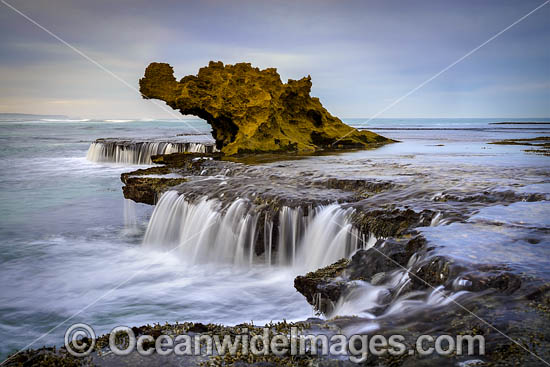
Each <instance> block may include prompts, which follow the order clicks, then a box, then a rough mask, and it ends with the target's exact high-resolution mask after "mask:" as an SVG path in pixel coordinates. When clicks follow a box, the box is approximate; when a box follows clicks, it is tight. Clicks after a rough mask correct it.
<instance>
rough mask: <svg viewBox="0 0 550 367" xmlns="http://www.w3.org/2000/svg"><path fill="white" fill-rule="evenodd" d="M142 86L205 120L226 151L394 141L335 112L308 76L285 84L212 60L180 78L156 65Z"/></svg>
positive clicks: (270, 72) (267, 73)
mask: <svg viewBox="0 0 550 367" xmlns="http://www.w3.org/2000/svg"><path fill="white" fill-rule="evenodd" d="M139 85H140V91H141V93H142V95H143V97H144V98H156V99H161V100H163V101H165V102H166V103H167V104H168V105H169V106H170V107H172V108H174V109H179V110H180V111H181V113H183V114H185V115H195V116H198V117H200V118H202V119H205V120H206V121H207V122H208V123H209V124H210V125H211V126H212V129H213V132H212V135H213V136H214V139H216V145H217V147H218V149H221V150H222V152H223V153H225V154H226V155H233V154H239V153H256V152H281V151H292V152H313V151H316V150H320V149H327V148H328V149H337V148H340V149H342V148H368V147H376V146H379V145H382V144H386V143H389V142H392V140H390V139H387V138H385V137H383V136H380V135H377V134H375V133H373V132H370V131H359V130H357V129H354V128H352V127H350V126H347V125H346V124H344V123H343V122H342V121H340V120H339V119H338V118H336V117H334V116H332V115H331V114H330V113H329V112H328V111H327V110H326V109H325V108H324V107H323V106H322V105H321V102H320V101H319V99H318V98H315V97H311V96H310V95H309V93H310V91H311V78H310V77H309V76H308V77H306V78H302V79H300V80H289V81H288V83H286V84H284V83H283V82H281V78H280V76H279V74H278V73H277V70H276V69H274V68H269V69H265V70H260V69H258V68H254V67H252V66H251V65H250V64H248V63H239V64H235V65H225V66H224V65H223V63H222V62H212V61H211V62H210V64H209V65H208V66H207V67H203V68H201V69H200V70H199V73H198V74H197V75H188V76H186V77H184V78H182V79H181V80H180V81H179V82H178V81H177V80H176V78H175V77H174V71H173V69H172V67H171V66H170V65H168V64H164V63H151V64H150V65H149V66H148V67H147V69H146V70H145V77H144V78H142V79H141V80H140V81H139Z"/></svg>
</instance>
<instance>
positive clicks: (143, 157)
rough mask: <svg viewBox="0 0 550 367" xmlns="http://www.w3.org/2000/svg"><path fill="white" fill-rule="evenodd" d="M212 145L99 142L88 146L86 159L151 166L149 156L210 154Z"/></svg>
mask: <svg viewBox="0 0 550 367" xmlns="http://www.w3.org/2000/svg"><path fill="white" fill-rule="evenodd" d="M215 151H217V149H216V147H215V146H214V145H213V144H203V143H192V142H186V143H168V142H124V141H101V142H94V143H92V144H91V145H90V148H89V149H88V153H87V155H86V158H87V159H88V160H89V161H92V162H113V163H121V164H152V163H153V162H152V161H151V156H153V155H159V154H172V153H183V152H191V153H212V152H215Z"/></svg>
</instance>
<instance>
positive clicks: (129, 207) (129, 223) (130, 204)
mask: <svg viewBox="0 0 550 367" xmlns="http://www.w3.org/2000/svg"><path fill="white" fill-rule="evenodd" d="M124 233H125V234H128V235H133V234H137V233H139V227H138V223H137V217H136V203H135V202H134V201H133V200H130V199H124Z"/></svg>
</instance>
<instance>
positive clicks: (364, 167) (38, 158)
mask: <svg viewBox="0 0 550 367" xmlns="http://www.w3.org/2000/svg"><path fill="white" fill-rule="evenodd" d="M365 121H367V119H353V120H347V121H346V122H348V123H350V124H352V125H354V126H358V127H366V128H369V129H373V130H374V131H376V132H378V133H380V134H382V135H385V136H387V137H390V138H393V139H397V140H400V141H401V143H398V144H391V145H387V146H384V147H382V148H380V149H376V150H368V151H360V152H351V153H345V154H339V155H337V156H320V157H312V158H310V159H305V160H300V161H292V163H291V164H290V163H289V170H300V169H305V168H309V167H321V168H320V169H323V170H327V171H331V172H335V173H339V174H342V175H359V176H360V177H364V178H378V179H385V178H387V179H390V180H392V181H394V182H397V183H400V182H401V183H403V184H407V183H410V182H412V181H411V180H413V179H414V178H417V177H424V181H421V182H425V183H426V184H425V185H426V188H425V190H426V192H427V193H430V195H432V194H433V193H432V191H431V190H432V189H433V190H436V189H439V188H440V187H447V188H453V187H471V188H472V189H473V190H475V189H477V188H480V189H481V188H483V187H486V186H487V185H488V183H490V185H491V187H493V188H512V189H514V190H517V191H518V192H519V191H529V190H534V191H535V192H537V193H541V192H542V193H547V194H550V190H549V183H550V180H549V179H548V172H549V167H550V165H549V162H550V161H549V159H550V158H548V157H544V156H539V155H534V154H528V153H525V152H523V149H526V148H525V147H522V146H507V145H488V144H487V143H488V142H489V141H493V140H499V139H508V138H529V137H535V136H548V135H550V131H549V127H550V125H491V124H490V123H491V122H498V121H502V119H376V120H373V121H369V122H368V123H366V124H364V122H365ZM518 121H520V120H518ZM524 121H533V119H526V120H524ZM546 121H548V120H546ZM189 125H190V126H191V127H190V126H189ZM197 130H198V131H199V132H200V133H203V134H205V135H208V134H209V131H210V129H209V126H208V125H207V124H206V123H205V122H204V121H201V120H195V119H189V120H186V121H185V123H184V122H182V121H178V120H163V121H139V120H124V121H118V120H102V121H94V120H83V121H82V120H81V121H75V120H63V119H58V120H56V121H44V120H28V121H13V120H7V121H1V122H0V140H1V144H0V158H1V163H0V171H1V172H2V175H1V179H0V209H1V213H2V217H1V218H2V219H1V221H0V276H1V278H0V279H1V280H2V283H1V285H0V300H1V302H0V340H2V343H0V355H1V357H2V358H4V357H6V356H7V354H9V353H11V352H14V351H16V350H18V349H19V348H23V347H26V346H27V345H28V344H30V343H31V342H33V341H35V340H36V339H37V338H40V339H39V340H37V341H36V342H35V343H34V344H32V346H31V347H34V348H36V347H39V346H42V345H62V343H63V334H64V331H65V330H66V329H67V327H68V326H69V325H70V324H72V323H75V322H86V323H88V324H90V325H92V326H93V327H94V328H95V329H96V332H97V333H98V334H102V333H106V332H108V331H110V330H111V329H112V328H113V327H114V326H118V325H129V326H135V325H142V324H146V323H154V322H160V323H164V322H175V321H194V322H205V323H207V322H217V323H225V324H229V325H234V324H238V323H241V322H247V321H254V322H255V323H256V324H262V323H265V322H268V321H271V320H274V321H277V320H282V319H286V320H303V319H306V318H308V317H311V316H313V315H314V312H313V310H312V308H311V306H310V305H309V304H308V303H307V302H306V300H305V298H304V297H303V296H302V295H301V294H299V293H298V292H296V291H295V289H294V288H293V279H294V277H295V276H296V275H298V274H303V271H304V270H305V269H304V268H301V267H293V266H285V267H278V266H268V264H266V263H265V259H264V263H255V262H249V261H246V262H243V263H241V262H235V261H231V262H226V263H224V262H221V263H220V262H219V261H218V262H212V263H210V262H209V261H196V262H194V261H188V260H186V259H185V257H182V256H181V255H178V254H175V253H167V252H166V251H163V250H162V248H159V247H158V246H147V245H144V244H143V239H144V236H145V232H146V229H147V225H148V223H149V218H150V216H151V214H152V212H153V209H154V208H153V207H151V206H147V205H143V204H135V203H133V202H130V203H129V202H128V201H126V200H125V199H124V198H123V196H122V192H121V186H122V183H121V182H120V174H121V173H123V172H128V171H130V170H135V169H136V168H138V167H139V166H135V165H134V166H128V165H123V164H116V163H114V164H113V163H108V162H107V163H106V162H101V163H97V162H91V161H89V160H87V159H86V153H87V151H88V148H89V147H90V144H91V142H93V141H94V140H95V139H97V138H128V139H147V138H153V137H154V138H158V137H167V138H169V137H173V136H175V135H177V134H194V135H195V134H197ZM430 182H431V183H430ZM430 185H433V188H432V187H430ZM417 189H418V188H417ZM416 194H417V192H416ZM388 195H390V194H388ZM382 199H384V197H382ZM385 199H387V200H392V201H398V200H399V198H395V197H391V196H387V197H385ZM419 205H421V204H420V203H419ZM331 210H333V211H335V212H338V213H340V211H339V210H340V209H336V208H332V209H331ZM341 210H343V209H341ZM531 211H532V212H533V213H535V212H536V213H537V215H536V218H532V216H529V215H526V214H525V213H529V212H531ZM549 214H550V212H549V207H548V202H546V201H545V202H537V203H521V204H517V205H515V206H507V207H506V210H499V209H498V207H493V208H492V209H484V210H480V211H479V213H478V214H477V215H476V216H475V217H473V218H472V219H471V221H470V222H468V223H458V224H454V226H461V227H460V228H449V229H447V228H444V227H441V228H438V227H434V228H432V229H430V228H427V229H425V235H426V236H427V237H428V238H429V239H434V240H435V241H441V242H442V246H444V247H445V246H446V247H448V248H449V251H452V252H453V254H456V256H462V257H465V258H467V257H468V256H474V257H477V256H481V255H484V256H486V257H488V258H489V260H490V256H488V255H487V253H488V251H489V254H490V253H491V251H492V252H493V253H494V254H495V256H498V261H502V258H503V257H504V259H505V260H506V257H505V256H504V255H502V249H501V247H500V246H499V243H498V240H497V242H495V241H493V242H491V241H489V240H486V241H483V240H480V238H481V237H480V236H484V237H483V238H485V239H494V237H492V236H491V234H490V233H488V232H487V231H486V229H487V228H490V229H491V230H494V226H493V227H491V226H490V224H491V222H499V223H501V222H506V223H509V224H510V226H514V229H511V230H509V231H508V232H509V233H508V232H507V233H505V234H503V236H505V238H504V239H503V240H502V241H503V243H504V244H505V245H506V246H513V244H514V241H520V243H521V245H522V246H523V247H522V249H525V248H526V247H527V245H526V244H527V243H529V242H526V241H524V240H522V239H523V238H526V237H525V236H527V237H529V236H538V237H537V241H536V246H535V248H534V249H533V251H534V254H533V255H531V256H525V257H522V258H521V259H517V263H518V264H519V265H518V266H519V267H521V268H530V267H531V268H532V267H535V268H536V269H538V270H539V271H538V272H537V273H538V274H539V275H540V274H542V275H543V276H547V274H546V273H545V271H544V269H545V265H544V263H543V262H541V261H540V259H541V258H546V259H548V255H550V251H549V250H548V246H549V245H550V244H549V242H548V238H547V236H546V237H544V236H542V238H541V235H540V233H539V232H537V233H535V234H533V233H531V234H530V231H531V232H532V231H536V228H538V227H543V228H544V227H546V228H547V227H548V223H547V222H544V221H541V219H540V218H548V217H549ZM520 222H521V223H520ZM506 228H508V227H506ZM533 228H535V229H533ZM483 231H485V232H483ZM449 233H454V234H455V235H458V233H462V234H466V236H465V237H464V236H463V237H462V238H461V239H460V241H461V242H460V243H461V246H457V245H456V243H457V242H456V241H454V242H453V241H452V240H450V237H449V236H448V234H449ZM468 235H469V236H470V238H471V239H469V238H468ZM309 238H311V241H316V240H318V239H317V237H316V236H315V233H313V234H311V235H310V237H309ZM303 241H306V242H307V241H308V239H307V238H306V239H305V240H303ZM488 242H490V245H488V244H487V243H488ZM482 243H483V244H485V245H482ZM305 246H313V244H312V243H309V242H308V243H306V245H305ZM528 250H529V249H527V251H528ZM289 251H292V250H289ZM339 254H340V253H338V256H339ZM201 256H206V257H208V254H206V255H205V254H201ZM273 256H274V257H275V256H276V255H275V254H273ZM297 256H298V255H297ZM335 256H336V255H335ZM515 260H516V259H512V260H508V261H515ZM311 261H313V263H312V266H313V265H315V264H317V263H319V264H320V263H323V261H324V260H323V259H320V260H315V259H313V260H311ZM275 262H276V259H275V258H273V259H272V260H270V262H269V265H272V263H273V264H274V263H275ZM290 265H292V264H290ZM340 310H348V311H349V312H351V313H354V312H355V313H357V312H358V310H357V309H356V308H353V304H342V305H340ZM392 310H393V312H397V311H396V309H392ZM342 312H344V311H342ZM44 333H48V334H47V335H46V336H43V335H44Z"/></svg>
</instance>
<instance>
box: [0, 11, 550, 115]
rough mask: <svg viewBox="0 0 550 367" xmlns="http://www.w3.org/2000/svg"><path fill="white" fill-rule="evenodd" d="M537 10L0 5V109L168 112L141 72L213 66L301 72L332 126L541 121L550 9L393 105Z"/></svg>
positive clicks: (546, 105) (547, 83) (285, 74)
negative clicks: (160, 65) (150, 96)
mask: <svg viewBox="0 0 550 367" xmlns="http://www.w3.org/2000/svg"><path fill="white" fill-rule="evenodd" d="M4 1H6V2H7V3H9V4H10V5H12V6H13V7H15V8H16V9H18V10H19V11H21V12H22V13H24V14H26V15H27V16H28V17H30V18H32V19H33V20H35V21H36V22H37V23H39V24H40V25H42V26H43V27H44V28H46V29H48V30H50V31H51V32H53V33H54V34H56V35H57V36H58V37H60V38H61V39H63V40H64V41H66V42H67V43H69V44H70V45H72V46H73V47H75V48H77V49H78V50H80V51H81V52H82V53H84V54H85V55H87V56H88V57H89V58H91V59H93V60H94V61H96V62H97V63H99V64H101V65H102V66H103V67H104V68H105V69H107V70H109V72H111V73H114V74H115V75H116V76H118V77H119V78H120V79H122V80H123V81H124V82H125V83H124V82H122V81H121V80H118V79H117V78H115V77H113V76H112V75H111V74H109V73H108V72H106V71H105V70H102V69H101V68H99V67H98V66H97V65H94V64H93V63H92V62H90V61H89V60H86V59H85V58H84V57H82V56H81V55H79V54H78V53H77V52H75V51H74V50H72V49H70V48H69V47H67V46H66V45H64V44H63V43H61V42H60V41H58V40H56V39H55V38H54V37H52V36H51V35H49V34H48V33H46V32H45V31H44V30H42V29H40V28H39V27H37V26H36V25H34V24H32V23H31V22H29V21H28V20H26V19H25V18H24V17H22V16H21V15H20V14H18V13H16V12H14V11H13V10H12V9H10V8H9V7H7V6H6V5H5V4H4V3H3V2H4ZM543 3H544V0H537V1H532V0H521V1H519V0H461V1H456V0H431V1H426V0H415V1H406V0H402V1H395V0H380V1H372V0H367V1H348V0H335V1H324V0H314V1H297V0H294V1H276V0H271V1H261V0H255V1H236V0H235V1H222V0H218V1H211V0H202V1H164V0H157V1H154V2H151V1H142V0H135V1H130V0H117V1H103V0H94V1H82V0H73V1H65V0H47V1H45V0H1V1H0V81H1V83H0V112H7V113H13V112H19V113H36V114H64V115H68V116H72V117H81V118H173V114H171V113H169V112H167V108H166V107H164V108H162V106H161V104H163V103H158V104H155V103H154V102H152V101H148V100H144V99H142V98H141V96H140V95H139V93H138V92H137V89H138V80H139V78H141V77H142V76H143V73H144V70H145V67H146V66H147V65H148V64H149V63H150V62H153V61H157V62H167V63H169V64H171V65H172V66H173V67H174V70H175V74H176V77H177V78H181V77H183V76H185V75H188V74H196V73H197V71H198V69H199V68H200V67H202V66H206V65H207V64H208V62H209V61H210V60H216V61H217V60H220V61H223V62H224V63H228V64H233V63H236V62H251V63H252V64H253V65H254V66H258V67H260V68H262V69H263V68H267V67H276V68H277V69H278V71H279V73H280V75H281V78H282V80H283V81H285V82H286V80H287V79H288V78H291V79H299V78H301V77H303V76H307V75H311V77H312V82H313V88H312V95H313V96H317V97H319V98H320V99H321V102H322V103H323V105H324V106H325V107H326V108H327V109H328V110H329V111H330V112H331V113H333V114H334V115H336V116H338V117H341V118H353V117H361V118H369V117H372V116H375V115H376V116H378V117H387V118H406V117H413V118H414V117H419V118H420V117H433V118H437V117H448V118H454V117H508V118H514V117H516V118H520V117H550V4H547V5H545V6H544V7H542V8H540V9H539V10H538V11H537V12H535V13H533V14H532V15H530V16H529V17H527V18H526V19H524V20H523V21H522V22H520V23H518V24H517V25H515V26H514V27H512V28H511V29H509V30H508V31H506V32H505V33H503V34H501V35H500V36H498V37H497V38H495V39H494V40H492V41H491V42H489V43H488V44H486V45H485V46H483V47H482V48H480V49H479V50H477V51H476V52H474V53H473V54H471V55H470V56H468V57H467V58H465V59H464V60H463V61H461V62H459V63H458V64H456V65H455V66H453V67H452V68H450V69H449V70H447V71H446V72H445V73H443V74H441V75H440V76H438V77H436V78H435V79H433V80H432V81H431V82H429V83H427V84H426V85H424V86H423V87H421V88H419V89H418V90H417V91H415V92H414V93H412V94H411V95H410V96H408V97H407V98H404V99H403V100H401V101H400V102H399V103H397V104H395V105H392V104H393V103H394V102H395V101H396V100H398V99H399V98H400V97H402V96H403V95H405V94H407V93H408V92H409V91H411V90H413V89H414V88H416V87H417V86H419V85H421V83H423V82H424V81H425V80H427V79H429V78H431V77H432V76H434V75H436V74H437V73H438V72H440V71H441V70H443V69H444V68H446V67H447V66H449V65H450V64H452V63H453V62H455V61H457V60H458V59H460V58H461V57H463V56H464V55H466V54H467V53H468V52H470V51H471V50H472V49H474V48H476V47H478V46H479V45H481V44H482V43H483V42H485V41H487V40H488V39H489V38H491V37H492V36H494V35H495V34H497V33H498V32H500V31H501V30H503V29H505V28H506V27H508V26H509V25H511V24H512V23H514V22H515V21H516V20H518V19H519V18H521V17H522V16H524V15H526V14H527V13H529V12H530V11H532V10H533V9H535V8H536V7H537V6H539V5H541V4H543ZM390 105H392V107H391V108H388V106H390ZM164 106H165V105H164ZM385 109H387V110H385ZM381 111H384V112H383V113H380V112H381Z"/></svg>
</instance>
